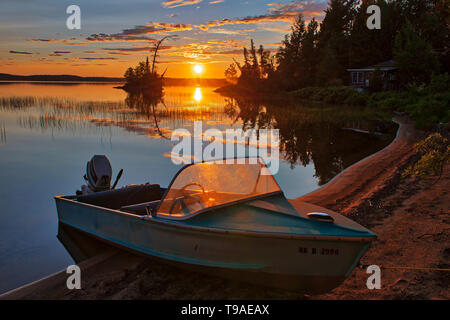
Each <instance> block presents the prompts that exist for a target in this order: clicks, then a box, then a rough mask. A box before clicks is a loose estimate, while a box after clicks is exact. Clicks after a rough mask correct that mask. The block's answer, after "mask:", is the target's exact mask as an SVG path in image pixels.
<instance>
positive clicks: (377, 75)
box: [370, 67, 383, 92]
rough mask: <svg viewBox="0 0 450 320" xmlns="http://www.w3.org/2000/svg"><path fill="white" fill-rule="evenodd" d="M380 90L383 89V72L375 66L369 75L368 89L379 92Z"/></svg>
mask: <svg viewBox="0 0 450 320" xmlns="http://www.w3.org/2000/svg"><path fill="white" fill-rule="evenodd" d="M381 90H383V73H382V72H381V70H380V68H378V67H377V68H375V71H374V72H373V73H372V76H371V77H370V91H371V92H380V91H381Z"/></svg>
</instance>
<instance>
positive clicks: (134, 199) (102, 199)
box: [77, 183, 165, 210]
mask: <svg viewBox="0 0 450 320" xmlns="http://www.w3.org/2000/svg"><path fill="white" fill-rule="evenodd" d="M164 191H165V188H161V187H160V185H159V184H148V183H147V184H142V185H132V186H127V187H123V188H120V189H115V190H108V191H102V192H96V193H91V194H87V195H79V196H78V197H77V200H78V201H80V202H83V203H89V204H92V205H95V206H99V207H103V208H109V209H115V210H118V209H120V208H121V207H124V206H130V205H134V204H139V203H145V202H152V201H156V200H161V198H162V196H163V195H164Z"/></svg>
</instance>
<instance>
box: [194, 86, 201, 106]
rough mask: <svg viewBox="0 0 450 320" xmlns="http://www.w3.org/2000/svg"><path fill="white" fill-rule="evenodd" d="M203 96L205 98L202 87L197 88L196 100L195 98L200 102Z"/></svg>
mask: <svg viewBox="0 0 450 320" xmlns="http://www.w3.org/2000/svg"><path fill="white" fill-rule="evenodd" d="M202 98H203V96H202V88H199V87H197V88H195V92H194V100H195V101H196V102H197V103H199V102H201V101H202Z"/></svg>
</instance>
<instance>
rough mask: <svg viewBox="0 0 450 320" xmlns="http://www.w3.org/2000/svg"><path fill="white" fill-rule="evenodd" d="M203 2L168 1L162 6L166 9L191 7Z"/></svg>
mask: <svg viewBox="0 0 450 320" xmlns="http://www.w3.org/2000/svg"><path fill="white" fill-rule="evenodd" d="M202 1H203V0H167V1H164V2H163V3H162V5H163V6H164V7H166V8H169V9H171V8H176V7H181V6H191V5H194V4H198V3H200V2H202Z"/></svg>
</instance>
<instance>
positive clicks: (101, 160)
mask: <svg viewBox="0 0 450 320" xmlns="http://www.w3.org/2000/svg"><path fill="white" fill-rule="evenodd" d="M122 173H123V169H121V170H120V172H119V174H118V175H117V178H116V181H115V182H114V185H113V186H112V187H111V178H112V168H111V163H110V162H109V159H108V157H107V156H105V155H95V156H93V157H92V159H91V161H88V163H87V165H86V174H85V175H84V180H86V183H87V186H86V185H84V186H82V187H81V191H79V192H77V193H78V194H88V193H92V192H100V191H107V190H111V189H114V188H115V187H116V185H117V182H119V179H120V177H121V176H122Z"/></svg>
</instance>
